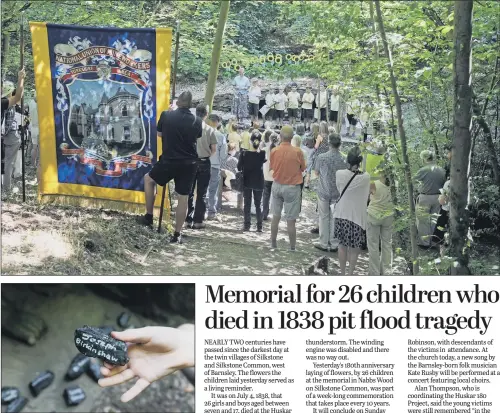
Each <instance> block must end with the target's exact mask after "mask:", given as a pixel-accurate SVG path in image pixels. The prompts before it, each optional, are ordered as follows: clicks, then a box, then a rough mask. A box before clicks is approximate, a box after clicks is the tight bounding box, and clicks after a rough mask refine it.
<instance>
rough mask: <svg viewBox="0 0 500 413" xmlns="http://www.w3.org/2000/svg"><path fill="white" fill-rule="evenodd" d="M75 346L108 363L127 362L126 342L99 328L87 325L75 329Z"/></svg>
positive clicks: (84, 352) (83, 352) (81, 351)
mask: <svg viewBox="0 0 500 413" xmlns="http://www.w3.org/2000/svg"><path fill="white" fill-rule="evenodd" d="M75 346H76V348H77V349H78V351H79V352H80V353H82V354H84V355H85V356H88V357H97V358H100V359H101V360H104V361H106V362H107V363H109V364H113V365H120V366H124V365H125V364H127V363H128V361H129V358H128V355H127V344H126V343H125V342H123V341H120V340H116V339H114V338H113V337H110V336H109V335H107V334H104V333H103V332H102V331H101V330H99V329H98V328H95V327H89V326H87V325H85V326H83V327H82V328H77V329H76V330H75Z"/></svg>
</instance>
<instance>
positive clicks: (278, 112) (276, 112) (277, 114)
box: [274, 109, 285, 119]
mask: <svg viewBox="0 0 500 413" xmlns="http://www.w3.org/2000/svg"><path fill="white" fill-rule="evenodd" d="M284 117H285V111H284V110H278V109H275V110H274V119H283V118H284Z"/></svg>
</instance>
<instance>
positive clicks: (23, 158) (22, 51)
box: [21, 11, 26, 202]
mask: <svg viewBox="0 0 500 413" xmlns="http://www.w3.org/2000/svg"><path fill="white" fill-rule="evenodd" d="M23 67H24V11H23V12H22V13H21V70H22V69H23ZM23 118H24V93H23V95H22V96H21V174H22V177H23V178H22V179H23V202H26V165H25V162H26V160H25V154H24V145H25V142H24V139H25V135H26V132H25V130H24V125H23V123H24V122H23V121H22V119H23Z"/></svg>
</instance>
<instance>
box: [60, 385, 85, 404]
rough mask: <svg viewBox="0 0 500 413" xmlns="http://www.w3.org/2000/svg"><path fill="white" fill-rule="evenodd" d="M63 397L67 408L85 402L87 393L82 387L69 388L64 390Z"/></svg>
mask: <svg viewBox="0 0 500 413" xmlns="http://www.w3.org/2000/svg"><path fill="white" fill-rule="evenodd" d="M63 397H64V401H65V402H66V405H67V406H78V405H79V404H80V403H81V402H83V401H84V400H85V392H84V391H83V389H82V388H81V387H80V386H69V387H66V388H65V389H64V392H63Z"/></svg>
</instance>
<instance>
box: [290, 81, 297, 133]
mask: <svg viewBox="0 0 500 413" xmlns="http://www.w3.org/2000/svg"><path fill="white" fill-rule="evenodd" d="M299 101H300V93H299V92H297V86H296V85H293V86H292V90H291V92H288V119H289V120H290V123H291V124H292V126H295V119H296V118H298V117H299Z"/></svg>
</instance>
